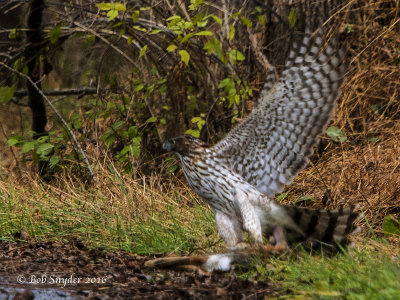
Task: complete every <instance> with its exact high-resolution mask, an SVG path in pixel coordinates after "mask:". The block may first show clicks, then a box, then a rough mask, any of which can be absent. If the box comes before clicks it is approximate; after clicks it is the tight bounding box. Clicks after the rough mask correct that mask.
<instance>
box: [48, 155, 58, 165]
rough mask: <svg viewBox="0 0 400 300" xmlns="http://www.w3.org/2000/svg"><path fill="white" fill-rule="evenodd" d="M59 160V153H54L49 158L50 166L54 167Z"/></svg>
mask: <svg viewBox="0 0 400 300" xmlns="http://www.w3.org/2000/svg"><path fill="white" fill-rule="evenodd" d="M59 162H60V158H59V157H58V156H57V155H53V156H52V157H50V160H49V163H50V168H54V167H55V166H56V165H57V164H58V163H59Z"/></svg>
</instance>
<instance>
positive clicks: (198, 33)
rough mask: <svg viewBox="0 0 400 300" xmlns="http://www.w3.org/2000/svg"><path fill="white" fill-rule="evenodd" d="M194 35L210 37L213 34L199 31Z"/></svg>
mask: <svg viewBox="0 0 400 300" xmlns="http://www.w3.org/2000/svg"><path fill="white" fill-rule="evenodd" d="M194 35H200V36H212V35H213V33H212V32H211V31H208V30H205V31H200V32H197V33H195V34H194Z"/></svg>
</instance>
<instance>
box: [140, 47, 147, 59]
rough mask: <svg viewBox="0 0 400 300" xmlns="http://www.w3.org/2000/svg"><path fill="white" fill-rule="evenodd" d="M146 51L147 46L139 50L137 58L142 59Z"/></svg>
mask: <svg viewBox="0 0 400 300" xmlns="http://www.w3.org/2000/svg"><path fill="white" fill-rule="evenodd" d="M146 50H147V45H144V46H143V47H142V49H140V52H139V57H142V56H143V55H144V54H145V53H146Z"/></svg>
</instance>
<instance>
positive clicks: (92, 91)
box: [14, 87, 108, 97]
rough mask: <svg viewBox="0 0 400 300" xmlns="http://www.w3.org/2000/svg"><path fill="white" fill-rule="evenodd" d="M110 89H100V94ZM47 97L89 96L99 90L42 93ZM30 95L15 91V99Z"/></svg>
mask: <svg viewBox="0 0 400 300" xmlns="http://www.w3.org/2000/svg"><path fill="white" fill-rule="evenodd" d="M104 90H108V89H100V92H102V91H104ZM42 92H43V94H45V95H46V96H68V95H82V96H84V95H88V94H97V93H98V91H97V88H91V87H85V88H80V89H66V90H52V91H42ZM27 94H28V93H27V91H24V90H22V91H15V93H14V97H24V96H26V95H27Z"/></svg>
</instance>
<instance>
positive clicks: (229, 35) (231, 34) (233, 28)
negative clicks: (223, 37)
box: [228, 25, 235, 41]
mask: <svg viewBox="0 0 400 300" xmlns="http://www.w3.org/2000/svg"><path fill="white" fill-rule="evenodd" d="M234 37H235V27H233V25H231V26H229V34H228V39H229V41H231V40H232V39H233V38H234Z"/></svg>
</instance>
